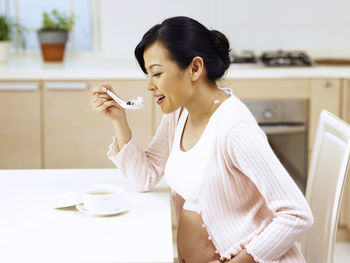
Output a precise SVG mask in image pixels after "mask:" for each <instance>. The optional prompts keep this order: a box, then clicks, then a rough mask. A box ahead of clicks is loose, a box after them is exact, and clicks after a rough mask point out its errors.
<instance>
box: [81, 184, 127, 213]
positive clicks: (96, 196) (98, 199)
mask: <svg viewBox="0 0 350 263" xmlns="http://www.w3.org/2000/svg"><path fill="white" fill-rule="evenodd" d="M82 197H83V203H84V208H85V209H86V210H88V211H90V212H96V213H110V212H114V211H117V210H119V209H121V208H122V206H123V202H124V194H123V188H121V187H119V186H116V185H107V184H100V185H94V186H91V187H88V188H87V189H86V190H85V191H84V192H83V193H82Z"/></svg>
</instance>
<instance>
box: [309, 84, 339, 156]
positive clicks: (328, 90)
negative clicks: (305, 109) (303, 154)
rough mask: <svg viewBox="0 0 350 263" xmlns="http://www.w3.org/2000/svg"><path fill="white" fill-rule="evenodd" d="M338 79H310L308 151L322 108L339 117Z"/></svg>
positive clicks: (311, 144)
mask: <svg viewBox="0 0 350 263" xmlns="http://www.w3.org/2000/svg"><path fill="white" fill-rule="evenodd" d="M340 94H341V80H340V79H312V80H311V90H310V108H309V109H310V113H309V117H310V119H309V151H310V153H311V150H312V146H313V144H314V140H315V135H316V130H317V124H318V120H319V117H320V114H321V111H322V110H323V109H326V110H328V111H330V112H331V113H333V114H335V115H337V116H339V117H340V103H341V96H340Z"/></svg>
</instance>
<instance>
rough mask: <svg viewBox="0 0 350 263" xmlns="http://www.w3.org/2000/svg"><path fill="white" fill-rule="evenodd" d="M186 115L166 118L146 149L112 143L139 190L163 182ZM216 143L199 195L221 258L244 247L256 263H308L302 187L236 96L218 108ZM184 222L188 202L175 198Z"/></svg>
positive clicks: (308, 219)
mask: <svg viewBox="0 0 350 263" xmlns="http://www.w3.org/2000/svg"><path fill="white" fill-rule="evenodd" d="M179 112H180V110H177V111H176V112H174V113H171V114H167V115H164V116H163V119H162V121H161V123H160V126H159V128H158V130H157V132H156V134H155V136H154V138H153V139H152V141H151V143H150V144H149V146H148V147H147V149H146V150H145V151H144V150H142V149H141V148H140V147H139V146H138V145H137V143H136V141H135V139H134V138H132V139H131V140H130V141H129V142H128V143H127V144H126V145H125V146H124V147H123V148H122V149H121V150H119V149H118V147H117V145H116V144H115V143H112V145H111V146H110V150H109V152H108V156H109V158H110V159H111V160H112V161H113V162H114V164H115V165H116V166H117V167H118V168H120V169H121V170H122V172H123V173H124V174H125V175H126V176H127V177H128V178H129V179H130V180H131V181H132V182H133V184H134V185H135V187H136V189H137V190H139V191H148V190H150V189H152V187H153V186H154V185H156V184H157V182H158V181H159V180H160V179H161V178H162V176H163V174H164V167H165V164H166V161H167V158H168V155H169V152H170V151H171V146H172V142H173V138H174V131H175V127H176V125H177V120H178V118H179ZM216 117H218V118H219V119H218V120H219V121H218V122H217V129H216V134H217V136H216V139H215V143H214V147H213V148H211V149H208V151H210V155H211V158H209V159H210V160H212V161H211V162H210V163H207V164H203V165H206V171H207V173H206V175H205V176H204V178H203V181H202V185H201V189H200V192H199V195H198V204H199V207H200V214H201V216H202V220H203V222H204V225H205V227H206V229H207V231H208V233H209V235H210V236H209V239H211V240H212V242H213V244H214V246H215V247H216V249H217V251H218V253H219V254H220V256H221V258H222V259H224V258H226V259H231V258H232V257H234V256H235V255H237V254H238V253H239V252H240V251H241V250H242V249H244V248H245V249H246V251H247V253H249V254H250V255H252V256H253V257H254V259H255V261H257V262H266V263H270V262H271V263H272V262H283V263H288V262H290V263H292V262H293V263H298V262H305V260H304V258H303V256H302V254H301V252H300V251H299V249H298V248H297V247H296V245H295V242H296V241H297V240H298V239H299V238H300V236H301V235H302V234H303V233H304V232H305V231H306V230H307V229H308V228H310V227H311V225H312V224H313V216H312V213H311V210H310V208H309V206H308V204H307V202H306V200H305V198H304V196H303V194H302V193H301V192H300V190H299V188H298V187H297V185H296V184H295V183H294V181H293V180H292V179H291V177H290V176H289V174H288V173H287V171H286V170H285V169H284V167H283V166H282V165H281V163H280V161H279V160H278V159H277V157H276V156H275V154H274V152H273V151H272V150H271V148H270V146H269V144H268V141H267V138H266V135H265V134H264V132H263V131H262V130H261V129H260V127H259V126H258V124H257V123H256V121H255V119H254V117H253V116H252V114H251V113H250V111H249V110H248V109H247V107H246V106H245V105H244V104H243V103H242V102H241V101H240V100H239V99H238V98H237V97H235V96H234V95H232V96H231V97H230V98H229V99H227V100H226V101H225V102H224V103H222V105H221V106H220V107H219V108H218V109H217V112H216ZM173 200H174V206H175V211H176V217H177V220H178V217H179V214H180V212H181V209H182V206H183V203H184V200H183V199H182V198H181V196H179V195H178V194H176V193H173Z"/></svg>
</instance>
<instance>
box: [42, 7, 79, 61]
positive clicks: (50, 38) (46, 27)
mask: <svg viewBox="0 0 350 263" xmlns="http://www.w3.org/2000/svg"><path fill="white" fill-rule="evenodd" d="M74 18H75V17H74V14H71V15H70V16H67V15H65V14H63V13H60V12H58V11H57V10H56V9H54V10H52V11H51V13H47V12H44V13H43V25H42V28H40V29H39V31H38V38H39V42H40V47H41V54H42V56H43V58H44V61H62V60H63V57H64V51H65V48H66V42H67V40H68V32H70V31H71V30H72V28H73V25H74Z"/></svg>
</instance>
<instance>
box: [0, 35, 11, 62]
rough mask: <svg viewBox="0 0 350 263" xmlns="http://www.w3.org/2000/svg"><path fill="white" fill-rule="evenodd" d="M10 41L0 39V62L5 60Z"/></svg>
mask: <svg viewBox="0 0 350 263" xmlns="http://www.w3.org/2000/svg"><path fill="white" fill-rule="evenodd" d="M10 43H11V42H10V41H8V40H4V41H0V63H3V62H6V61H7V59H8V56H9V49H10Z"/></svg>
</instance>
